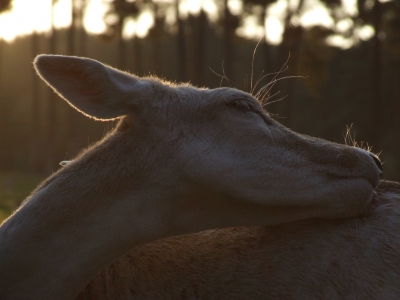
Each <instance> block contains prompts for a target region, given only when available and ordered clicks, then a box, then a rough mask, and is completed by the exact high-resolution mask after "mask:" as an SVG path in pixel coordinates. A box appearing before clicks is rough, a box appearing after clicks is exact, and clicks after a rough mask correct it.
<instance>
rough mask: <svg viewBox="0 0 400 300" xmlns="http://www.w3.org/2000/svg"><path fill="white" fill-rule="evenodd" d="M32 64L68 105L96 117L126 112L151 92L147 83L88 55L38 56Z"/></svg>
mask: <svg viewBox="0 0 400 300" xmlns="http://www.w3.org/2000/svg"><path fill="white" fill-rule="evenodd" d="M34 66H35V69H36V71H37V73H38V74H39V76H40V77H41V78H42V79H43V80H44V81H45V82H46V83H47V84H48V85H49V86H50V87H51V88H53V90H54V91H55V92H56V93H58V94H59V95H60V96H61V97H62V98H63V99H65V100H66V101H67V102H68V103H69V104H70V105H71V106H73V107H74V108H76V109H77V110H78V111H80V112H82V113H83V114H84V115H87V116H89V117H93V118H95V119H98V120H110V119H115V118H118V117H120V116H123V115H127V114H130V113H132V111H134V110H135V109H137V108H138V107H139V105H140V103H141V101H142V100H146V98H151V97H152V96H153V94H154V90H153V88H152V86H151V83H150V82H148V81H144V80H140V79H139V78H137V77H135V76H132V75H130V74H127V73H124V72H121V71H119V70H116V69H114V68H111V67H109V66H106V65H104V64H102V63H100V62H98V61H96V60H93V59H89V58H82V57H74V56H63V55H39V56H37V57H36V59H35V62H34Z"/></svg>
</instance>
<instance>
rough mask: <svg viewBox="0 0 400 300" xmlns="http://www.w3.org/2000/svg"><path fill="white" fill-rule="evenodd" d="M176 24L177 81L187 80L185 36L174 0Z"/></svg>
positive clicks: (177, 5)
mask: <svg viewBox="0 0 400 300" xmlns="http://www.w3.org/2000/svg"><path fill="white" fill-rule="evenodd" d="M175 12H176V24H177V26H178V34H177V46H178V51H177V53H178V70H179V73H178V81H180V82H186V81H187V63H186V38H185V31H184V27H183V21H182V19H181V17H180V15H179V0H176V1H175Z"/></svg>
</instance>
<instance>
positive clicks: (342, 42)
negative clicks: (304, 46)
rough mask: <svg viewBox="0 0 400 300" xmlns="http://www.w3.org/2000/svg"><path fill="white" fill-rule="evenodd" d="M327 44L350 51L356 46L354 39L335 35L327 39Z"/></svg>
mask: <svg viewBox="0 0 400 300" xmlns="http://www.w3.org/2000/svg"><path fill="white" fill-rule="evenodd" d="M326 43H327V44H328V45H329V46H333V47H338V48H341V49H344V50H345V49H349V48H351V47H353V46H354V44H355V40H354V38H345V37H344V36H342V35H340V34H334V35H331V36H328V37H327V38H326Z"/></svg>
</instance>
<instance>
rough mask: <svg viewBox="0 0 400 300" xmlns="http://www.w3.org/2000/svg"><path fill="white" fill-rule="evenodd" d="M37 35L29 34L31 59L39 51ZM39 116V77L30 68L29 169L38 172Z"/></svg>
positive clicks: (39, 160) (39, 146)
mask: <svg viewBox="0 0 400 300" xmlns="http://www.w3.org/2000/svg"><path fill="white" fill-rule="evenodd" d="M38 38H39V37H38V35H37V33H36V31H35V32H33V34H32V36H31V41H32V45H31V53H32V55H31V56H32V59H33V58H35V57H36V55H38V52H39V41H38ZM40 120H41V117H40V97H39V77H38V76H37V74H36V72H35V71H34V70H33V69H32V107H31V126H30V130H31V134H30V137H31V150H30V162H29V164H30V170H31V171H32V172H39V171H40V169H41V159H40V149H41V148H42V147H41V146H42V145H41V141H42V139H41V137H42V134H40V130H41V126H40V124H41V121H40Z"/></svg>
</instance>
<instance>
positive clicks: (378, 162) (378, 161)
mask: <svg viewBox="0 0 400 300" xmlns="http://www.w3.org/2000/svg"><path fill="white" fill-rule="evenodd" d="M369 155H370V156H371V157H372V159H373V160H374V162H375V164H376V165H377V166H378V168H379V170H380V171H381V174H382V171H383V168H382V163H381V161H380V159H379V158H378V156H376V155H375V154H372V153H370V154H369Z"/></svg>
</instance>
